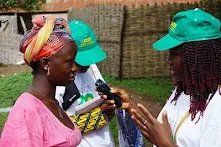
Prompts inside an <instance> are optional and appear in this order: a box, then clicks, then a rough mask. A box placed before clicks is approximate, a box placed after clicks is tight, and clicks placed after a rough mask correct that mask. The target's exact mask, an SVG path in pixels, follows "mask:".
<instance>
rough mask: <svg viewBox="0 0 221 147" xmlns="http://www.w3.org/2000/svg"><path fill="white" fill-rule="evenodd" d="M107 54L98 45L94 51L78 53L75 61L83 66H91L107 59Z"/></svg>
mask: <svg viewBox="0 0 221 147" xmlns="http://www.w3.org/2000/svg"><path fill="white" fill-rule="evenodd" d="M106 57H107V56H106V53H105V52H104V51H103V49H102V48H101V47H100V46H99V45H97V46H95V47H94V48H92V49H89V50H86V51H79V52H77V55H76V58H75V61H76V62H77V63H78V64H79V65H81V66H89V65H91V64H94V63H98V62H100V61H102V60H104V59H106Z"/></svg>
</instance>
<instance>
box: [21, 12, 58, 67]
mask: <svg viewBox="0 0 221 147" xmlns="http://www.w3.org/2000/svg"><path fill="white" fill-rule="evenodd" d="M54 23H55V18H54V17H52V16H47V17H46V22H45V24H44V26H43V27H42V28H41V29H40V31H39V32H38V34H37V36H35V37H34V39H33V40H32V42H31V43H30V44H29V45H28V47H27V49H26V51H25V55H24V59H25V60H26V61H27V62H28V63H30V62H31V61H32V59H33V58H34V57H35V56H36V55H37V54H38V53H39V51H40V50H41V48H42V47H43V46H44V45H45V44H46V43H47V41H48V38H49V37H50V35H51V32H52V30H53V28H54Z"/></svg>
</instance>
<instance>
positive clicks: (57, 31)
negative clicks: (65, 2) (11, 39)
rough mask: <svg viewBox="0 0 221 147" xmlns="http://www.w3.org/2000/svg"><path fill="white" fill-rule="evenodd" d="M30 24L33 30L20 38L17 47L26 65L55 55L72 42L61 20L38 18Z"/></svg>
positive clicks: (63, 21) (65, 25)
mask: <svg viewBox="0 0 221 147" xmlns="http://www.w3.org/2000/svg"><path fill="white" fill-rule="evenodd" d="M32 22H33V28H32V29H31V31H29V32H28V33H27V34H25V35H24V36H23V37H22V38H21V42H20V47H19V50H20V51H21V52H22V53H23V54H24V60H25V62H26V63H27V64H28V65H30V63H31V62H35V61H38V60H40V59H41V58H42V57H50V56H52V55H54V54H56V53H57V52H58V51H59V50H60V49H62V48H63V47H64V46H65V45H66V44H67V43H69V42H71V41H73V39H72V38H71V36H70V34H68V33H67V32H66V30H67V31H70V29H69V28H68V25H67V23H66V21H65V20H64V19H63V18H53V17H51V16H47V17H44V16H40V17H37V18H35V19H33V20H32ZM64 28H66V30H64Z"/></svg>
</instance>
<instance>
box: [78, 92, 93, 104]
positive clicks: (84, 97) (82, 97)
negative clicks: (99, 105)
mask: <svg viewBox="0 0 221 147" xmlns="http://www.w3.org/2000/svg"><path fill="white" fill-rule="evenodd" d="M93 98H94V97H93V95H92V94H90V93H88V94H86V95H85V96H83V95H81V96H80V99H81V102H80V104H79V105H81V104H83V103H85V102H87V101H90V100H91V99H93Z"/></svg>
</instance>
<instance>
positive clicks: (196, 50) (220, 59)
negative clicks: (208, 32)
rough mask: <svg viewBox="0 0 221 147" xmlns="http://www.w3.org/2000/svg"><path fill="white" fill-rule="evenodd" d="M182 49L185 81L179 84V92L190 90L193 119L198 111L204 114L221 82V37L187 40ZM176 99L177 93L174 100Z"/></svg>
mask: <svg viewBox="0 0 221 147" xmlns="http://www.w3.org/2000/svg"><path fill="white" fill-rule="evenodd" d="M180 49H181V54H182V60H183V68H184V77H185V82H184V83H183V85H178V87H177V93H181V92H180V89H181V90H182V91H184V90H183V89H185V88H188V89H189V90H190V110H189V112H190V114H191V119H192V120H193V119H194V118H195V117H196V114H197V113H198V112H199V113H200V115H201V116H202V115H203V112H204V110H205V109H206V106H207V104H208V102H209V101H210V100H211V99H212V97H213V95H214V94H215V92H216V91H217V89H218V85H219V84H221V39H220V38H219V39H214V40H205V41H196V42H187V43H184V44H182V45H181V46H180ZM180 86H181V87H183V88H180ZM210 94H211V96H210V97H209V95H210ZM179 95H180V94H179ZM176 99H177V96H176V95H175V97H174V100H176ZM199 119H200V118H199Z"/></svg>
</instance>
